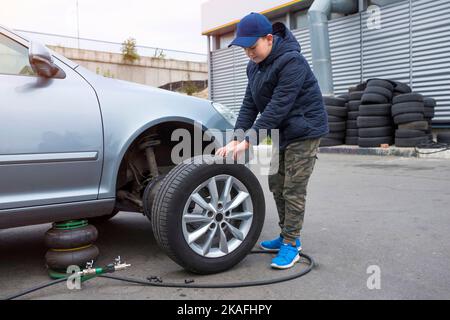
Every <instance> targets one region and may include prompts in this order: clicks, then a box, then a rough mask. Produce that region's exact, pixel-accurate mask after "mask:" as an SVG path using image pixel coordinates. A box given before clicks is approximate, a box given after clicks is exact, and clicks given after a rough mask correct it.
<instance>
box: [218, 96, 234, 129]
mask: <svg viewBox="0 0 450 320" xmlns="http://www.w3.org/2000/svg"><path fill="white" fill-rule="evenodd" d="M212 105H213V107H214V109H216V111H217V112H219V113H220V114H221V115H222V116H223V117H224V118H225V120H227V121H228V122H229V123H230V124H231V125H232V126H233V127H234V125H235V124H236V120H237V115H236V113H235V112H234V111H233V110H231V109H230V108H228V107H226V106H224V105H223V104H220V103H217V102H213V103H212Z"/></svg>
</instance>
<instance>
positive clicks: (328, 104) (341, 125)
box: [320, 96, 347, 147]
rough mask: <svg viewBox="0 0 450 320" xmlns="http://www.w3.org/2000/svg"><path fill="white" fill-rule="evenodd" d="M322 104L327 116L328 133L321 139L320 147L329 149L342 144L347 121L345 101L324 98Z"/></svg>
mask: <svg viewBox="0 0 450 320" xmlns="http://www.w3.org/2000/svg"><path fill="white" fill-rule="evenodd" d="M323 102H324V104H325V108H326V110H327V114H328V127H329V128H330V133H329V134H328V135H326V136H325V137H323V138H322V139H321V142H320V146H321V147H331V146H337V145H341V144H344V139H345V133H346V132H345V130H346V123H345V122H346V120H347V107H346V100H345V99H343V98H338V97H328V96H324V97H323Z"/></svg>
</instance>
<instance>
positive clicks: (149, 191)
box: [142, 175, 164, 219]
mask: <svg viewBox="0 0 450 320" xmlns="http://www.w3.org/2000/svg"><path fill="white" fill-rule="evenodd" d="M163 179H164V176H162V175H160V176H157V177H155V178H153V179H152V180H151V181H150V182H149V183H148V184H147V186H146V187H145V190H144V194H143V197H142V205H143V209H144V214H145V215H146V216H147V217H148V218H149V219H151V217H152V207H153V203H154V202H155V200H156V195H157V194H158V191H159V188H160V187H161V183H162V181H163Z"/></svg>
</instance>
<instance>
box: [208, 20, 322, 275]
mask: <svg viewBox="0 0 450 320" xmlns="http://www.w3.org/2000/svg"><path fill="white" fill-rule="evenodd" d="M232 45H237V46H240V47H242V48H244V50H245V53H246V54H247V56H248V57H249V58H250V61H249V63H248V65H247V77H248V85H247V90H246V93H245V97H244V100H243V103H242V107H241V109H240V112H239V116H238V119H237V121H236V125H235V131H236V130H238V129H241V130H244V131H246V134H245V136H243V137H242V136H238V137H236V138H235V140H234V141H232V142H230V143H229V144H227V145H226V146H225V147H223V148H221V149H219V150H218V151H217V152H216V154H217V155H220V156H227V154H228V153H232V154H233V158H235V159H236V158H237V157H238V156H239V155H240V154H242V153H243V152H244V151H245V150H246V149H248V148H249V147H250V143H249V141H251V140H250V136H251V134H252V130H254V131H256V133H257V132H258V131H259V130H262V129H263V130H270V129H278V130H279V141H280V145H279V167H278V172H277V173H276V174H273V175H269V188H270V191H271V192H272V193H273V195H274V199H275V203H276V205H277V210H278V215H279V226H280V228H281V234H280V236H279V237H277V238H276V239H274V240H269V241H263V242H261V243H260V246H261V247H262V248H263V249H264V250H270V251H274V252H277V251H278V255H277V256H276V257H275V258H274V259H273V260H272V264H271V266H272V267H274V268H277V269H287V268H290V267H292V266H293V265H294V264H295V263H296V262H297V261H298V260H299V259H300V257H299V254H298V252H299V251H300V250H301V241H300V230H301V229H302V225H303V218H304V211H305V199H306V188H307V184H308V180H309V177H310V175H311V173H312V171H313V168H314V164H315V161H316V158H317V157H316V154H317V150H318V147H319V144H320V137H322V136H324V135H326V134H328V119H327V114H326V111H325V107H324V104H323V100H322V93H321V91H320V88H319V85H318V83H317V80H316V78H315V76H314V74H313V73H312V71H311V68H310V67H309V65H308V62H307V61H306V59H305V58H304V57H303V55H302V54H301V53H300V45H299V43H298V42H297V40H296V39H295V37H294V36H293V34H292V33H291V31H290V30H288V29H287V28H286V27H285V25H284V24H282V23H275V24H274V25H273V26H272V24H271V23H270V21H269V20H268V19H267V18H266V17H265V16H264V15H261V14H259V13H251V14H249V15H247V16H245V17H244V18H243V19H242V20H241V21H240V22H239V24H238V26H237V37H236V39H234V40H233V42H232V43H231V44H230V46H232ZM258 113H261V116H260V118H259V119H258V120H256V117H257V115H258ZM255 120H256V121H255ZM254 131H253V134H254V133H255V132H254ZM275 147H277V146H275ZM275 156H278V155H277V154H275ZM275 156H274V157H275ZM274 159H275V158H272V162H273V161H274Z"/></svg>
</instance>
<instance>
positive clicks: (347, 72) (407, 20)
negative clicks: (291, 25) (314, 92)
mask: <svg viewBox="0 0 450 320" xmlns="http://www.w3.org/2000/svg"><path fill="white" fill-rule="evenodd" d="M381 9H382V11H381V29H373V28H368V25H367V21H368V19H369V14H368V13H367V12H361V13H358V14H354V15H349V16H345V17H341V18H337V19H334V20H331V21H329V34H330V49H331V59H332V68H333V86H334V93H335V94H336V95H338V94H341V93H344V92H346V91H347V90H348V88H349V87H350V86H353V85H355V84H357V83H359V82H361V81H365V80H368V79H370V78H385V79H392V80H399V81H403V82H405V83H407V84H409V85H410V86H411V87H412V89H413V91H416V92H419V93H421V94H423V95H424V96H428V97H432V98H434V99H436V100H437V107H436V116H435V118H434V119H433V122H434V123H435V124H439V123H450V29H449V27H448V26H449V24H448V21H450V1H448V0H437V1H436V0H434V1H433V0H404V1H400V2H398V3H394V4H391V5H387V6H384V7H382V8H381ZM293 33H294V35H295V36H296V38H297V40H298V41H299V43H300V45H301V47H302V53H303V55H304V56H305V58H306V59H307V60H308V62H309V63H310V65H311V67H312V61H311V49H310V39H309V37H310V35H309V29H308V28H300V29H296V30H293ZM241 51H242V49H240V48H230V49H220V50H217V51H214V52H212V53H211V59H210V60H211V79H210V86H211V96H212V100H216V101H218V102H222V103H224V104H226V105H228V106H229V107H231V108H233V109H234V110H235V111H238V110H239V108H240V106H241V103H242V99H243V95H244V92H245V86H246V84H247V82H246V75H245V65H246V64H247V62H248V58H247V57H246V56H245V55H243V54H242V53H241Z"/></svg>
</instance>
